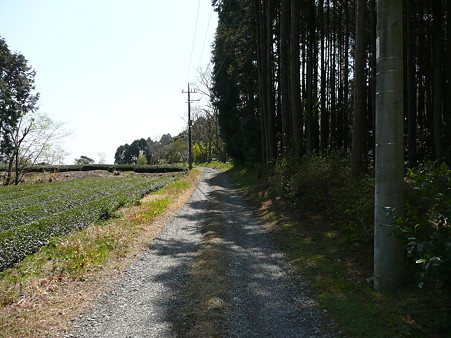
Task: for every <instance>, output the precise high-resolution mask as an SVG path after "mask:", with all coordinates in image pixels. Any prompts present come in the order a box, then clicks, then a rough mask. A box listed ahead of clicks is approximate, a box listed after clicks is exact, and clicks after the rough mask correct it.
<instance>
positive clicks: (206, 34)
mask: <svg viewBox="0 0 451 338" xmlns="http://www.w3.org/2000/svg"><path fill="white" fill-rule="evenodd" d="M212 13H213V6H211V11H210V16H209V17H208V23H207V29H206V30H205V37H204V43H203V44H202V50H201V52H200V57H199V65H198V66H197V68H198V69H199V67H200V63H201V61H202V55H203V54H204V47H205V42H206V41H207V36H208V29H209V28H210V20H211V14H212Z"/></svg>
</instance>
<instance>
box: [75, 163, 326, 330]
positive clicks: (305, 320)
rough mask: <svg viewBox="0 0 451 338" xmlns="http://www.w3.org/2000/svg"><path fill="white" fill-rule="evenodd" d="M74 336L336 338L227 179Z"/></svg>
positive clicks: (207, 188)
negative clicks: (315, 337)
mask: <svg viewBox="0 0 451 338" xmlns="http://www.w3.org/2000/svg"><path fill="white" fill-rule="evenodd" d="M116 283H117V284H116V285H115V286H114V287H113V288H112V291H111V292H109V293H108V294H106V295H104V296H103V297H101V298H100V299H99V300H98V301H97V303H96V305H95V309H94V310H93V311H92V312H91V313H88V314H86V315H85V316H84V317H83V318H81V319H80V320H79V321H78V322H77V323H76V324H75V325H74V330H73V332H72V333H71V334H69V335H68V336H69V337H173V336H182V337H183V336H193V337H205V336H222V337H227V336H233V337H314V336H317V337H329V336H330V337H332V336H334V334H333V333H331V332H332V331H331V325H330V324H329V323H328V321H327V319H326V318H324V315H323V312H322V311H321V310H320V309H319V308H318V306H317V305H316V303H315V302H314V301H313V300H312V299H311V298H309V297H308V296H307V292H306V291H305V290H304V289H303V286H302V282H301V281H300V280H299V278H297V277H296V276H294V274H292V273H291V270H290V267H289V266H288V264H287V263H286V262H285V260H284V258H283V256H282V255H281V254H280V252H279V251H278V250H277V249H275V248H274V247H273V245H272V244H271V242H270V241H269V239H268V238H267V236H266V234H265V232H264V229H263V227H262V225H260V224H258V223H257V222H256V221H255V219H254V218H253V216H252V213H251V212H250V210H248V208H247V207H246V206H245V204H244V202H243V200H242V199H241V198H240V196H239V194H238V193H237V191H236V190H235V189H234V188H233V187H232V186H231V185H230V183H229V182H228V181H227V178H226V177H225V175H224V174H223V173H221V172H219V171H216V170H213V169H204V172H203V176H202V178H201V180H200V181H199V184H198V186H197V188H196V190H195V191H194V193H193V195H192V196H191V198H190V200H189V201H188V202H187V203H186V205H185V206H184V207H183V208H181V209H180V210H179V212H178V213H177V214H176V215H175V216H173V217H172V218H170V219H169V220H168V221H167V224H166V228H165V230H164V232H163V233H162V234H161V235H160V236H158V237H157V238H156V239H155V240H153V241H152V242H150V243H149V250H148V251H146V252H145V253H144V254H143V255H142V257H141V258H140V260H139V261H137V262H136V264H134V265H132V266H131V267H130V268H129V269H128V270H127V271H126V272H125V273H124V276H123V278H122V279H121V280H120V281H119V282H116Z"/></svg>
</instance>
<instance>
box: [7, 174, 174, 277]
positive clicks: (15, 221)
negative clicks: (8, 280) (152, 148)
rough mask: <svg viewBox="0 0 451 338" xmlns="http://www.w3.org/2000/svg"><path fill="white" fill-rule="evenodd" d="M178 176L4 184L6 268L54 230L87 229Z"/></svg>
mask: <svg viewBox="0 0 451 338" xmlns="http://www.w3.org/2000/svg"><path fill="white" fill-rule="evenodd" d="M173 180H174V179H173V178H172V177H126V178H122V177H121V178H119V177H109V178H104V177H102V178H90V179H83V180H72V181H62V182H54V183H43V184H34V185H24V186H8V187H0V271H2V270H4V269H5V268H7V267H10V266H12V265H14V264H15V263H17V262H19V261H21V260H22V259H23V258H24V257H25V256H27V255H29V254H31V253H34V252H36V251H37V250H39V249H40V248H41V247H42V246H44V245H46V244H47V243H48V242H49V239H50V238H52V237H54V236H61V235H65V234H68V233H69V232H72V231H75V230H79V229H82V228H84V227H86V226H87V225H89V224H91V223H92V222H95V221H97V220H99V219H105V218H108V217H110V216H111V215H112V213H113V212H114V210H116V209H117V208H119V207H121V206H126V205H130V204H133V203H135V202H136V201H137V200H139V199H140V198H141V197H142V196H143V195H144V194H146V193H149V192H151V191H154V190H158V189H160V188H162V187H163V186H164V185H166V184H168V183H169V182H171V181H173Z"/></svg>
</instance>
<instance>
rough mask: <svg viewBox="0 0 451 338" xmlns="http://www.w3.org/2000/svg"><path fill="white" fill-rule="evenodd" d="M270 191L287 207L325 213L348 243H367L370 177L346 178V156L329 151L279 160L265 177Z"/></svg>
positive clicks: (370, 213) (371, 205)
mask: <svg viewBox="0 0 451 338" xmlns="http://www.w3.org/2000/svg"><path fill="white" fill-rule="evenodd" d="M269 183H270V187H271V188H270V189H271V191H272V193H273V194H275V195H277V196H281V197H282V199H283V201H284V202H285V203H286V204H288V205H289V206H290V207H292V208H295V209H297V210H300V209H301V210H304V211H308V212H322V213H324V212H325V213H327V215H330V216H331V217H333V218H334V220H335V221H334V223H335V225H336V226H338V227H339V229H340V231H341V232H343V233H346V238H347V240H348V241H349V242H351V243H354V242H356V241H357V242H369V241H370V238H371V235H372V232H373V222H374V212H373V209H374V179H373V178H372V177H368V176H363V177H360V178H358V179H353V178H351V177H350V167H349V161H348V159H347V158H346V157H344V156H342V155H340V154H338V153H331V154H328V155H316V154H312V155H308V156H304V157H303V158H301V159H299V160H296V159H293V158H291V159H288V160H282V161H280V162H279V163H278V164H277V165H276V166H275V168H274V170H273V172H272V175H271V176H270V177H269Z"/></svg>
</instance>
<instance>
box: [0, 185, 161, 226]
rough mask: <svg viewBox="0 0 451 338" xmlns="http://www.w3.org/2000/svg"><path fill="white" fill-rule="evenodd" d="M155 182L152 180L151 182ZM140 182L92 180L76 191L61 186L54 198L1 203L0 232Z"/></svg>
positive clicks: (22, 199) (45, 196)
mask: <svg viewBox="0 0 451 338" xmlns="http://www.w3.org/2000/svg"><path fill="white" fill-rule="evenodd" d="M156 179H157V178H156V177H155V178H151V179H150V181H152V180H156ZM146 181H147V180H146ZM140 182H142V180H140V178H139V177H130V178H110V179H108V178H104V179H97V180H92V181H91V184H88V185H87V184H81V185H80V186H79V187H78V186H73V185H69V184H68V185H67V187H66V186H61V187H59V189H55V190H56V192H57V193H54V194H51V193H50V192H48V193H45V194H42V195H40V194H34V195H31V196H29V197H25V198H21V199H19V200H13V201H8V202H7V203H1V204H0V209H3V210H5V211H2V212H1V213H0V232H2V231H5V230H7V229H10V228H13V227H17V226H20V225H22V224H27V223H31V222H33V221H35V220H38V219H41V218H44V217H47V216H50V215H52V214H55V213H58V212H61V211H63V210H66V209H70V208H73V207H75V206H77V205H81V204H85V203H88V202H90V201H94V200H97V199H99V198H102V197H104V196H108V195H110V194H113V193H114V192H116V191H122V190H126V189H129V188H132V187H133V186H135V185H137V184H139V183H140ZM81 183H83V182H81ZM149 183H150V182H149Z"/></svg>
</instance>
